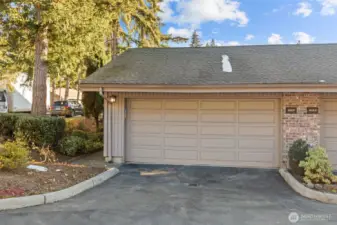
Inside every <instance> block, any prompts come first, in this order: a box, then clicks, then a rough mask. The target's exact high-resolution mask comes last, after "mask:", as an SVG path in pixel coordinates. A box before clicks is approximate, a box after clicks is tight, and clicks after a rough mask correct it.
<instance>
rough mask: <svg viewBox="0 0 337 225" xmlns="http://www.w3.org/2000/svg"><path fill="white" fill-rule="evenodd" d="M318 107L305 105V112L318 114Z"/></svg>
mask: <svg viewBox="0 0 337 225" xmlns="http://www.w3.org/2000/svg"><path fill="white" fill-rule="evenodd" d="M318 112H319V110H318V107H307V114H318Z"/></svg>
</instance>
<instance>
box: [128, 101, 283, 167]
mask: <svg viewBox="0 0 337 225" xmlns="http://www.w3.org/2000/svg"><path fill="white" fill-rule="evenodd" d="M126 135H127V143H126V146H127V149H126V160H127V161H128V162H136V163H160V164H183V165H193V164H196V165H222V166H240V167H261V168H263V167H266V168H268V167H269V168H270V167H277V166H278V165H279V157H278V155H279V151H278V149H279V142H278V138H279V103H278V100H269V99H268V100H266V99H263V100H253V99H247V100H245V99H242V100H230V99H229V100H228V99H226V100H224V99H221V100H189V99H186V100H176V99H164V100H162V99H160V100H154V99H129V100H128V117H127V133H126Z"/></svg>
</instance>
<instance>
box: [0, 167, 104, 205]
mask: <svg viewBox="0 0 337 225" xmlns="http://www.w3.org/2000/svg"><path fill="white" fill-rule="evenodd" d="M36 165H39V166H44V167H46V168H48V171H46V172H38V171H36V170H31V169H26V168H21V169H16V170H8V171H6V170H0V180H1V182H0V199H4V198H11V197H20V196H29V195H36V194H43V193H48V192H54V191H59V190H62V189H65V188H68V187H71V186H73V185H75V184H78V183H80V182H82V181H85V180H88V179H90V178H92V177H94V176H96V175H98V174H100V173H102V172H104V171H105V169H104V168H92V167H85V166H81V165H73V164H64V163H53V164H36Z"/></svg>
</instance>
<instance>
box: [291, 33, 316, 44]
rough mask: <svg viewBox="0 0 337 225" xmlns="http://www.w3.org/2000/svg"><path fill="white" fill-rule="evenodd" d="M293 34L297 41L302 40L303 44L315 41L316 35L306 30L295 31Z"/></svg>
mask: <svg viewBox="0 0 337 225" xmlns="http://www.w3.org/2000/svg"><path fill="white" fill-rule="evenodd" d="M293 36H294V38H295V39H296V41H300V43H301V44H310V43H313V42H314V41H315V37H312V36H311V35H309V34H307V33H304V32H295V33H293Z"/></svg>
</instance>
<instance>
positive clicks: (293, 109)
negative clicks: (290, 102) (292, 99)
mask: <svg viewBox="0 0 337 225" xmlns="http://www.w3.org/2000/svg"><path fill="white" fill-rule="evenodd" d="M286 113H287V114H296V113H297V107H286Z"/></svg>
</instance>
